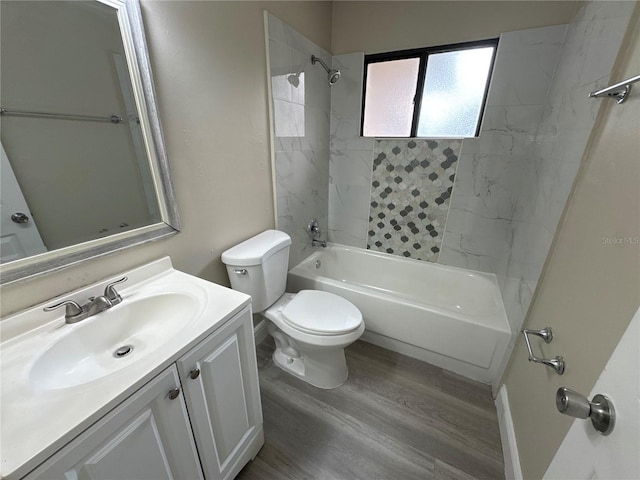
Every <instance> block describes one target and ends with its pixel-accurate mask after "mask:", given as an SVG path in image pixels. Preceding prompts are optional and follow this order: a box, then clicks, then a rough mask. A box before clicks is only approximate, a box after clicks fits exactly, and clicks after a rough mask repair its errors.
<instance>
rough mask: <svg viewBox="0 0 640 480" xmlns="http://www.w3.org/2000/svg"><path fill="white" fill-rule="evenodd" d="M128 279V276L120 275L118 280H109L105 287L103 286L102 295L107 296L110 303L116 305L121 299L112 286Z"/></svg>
mask: <svg viewBox="0 0 640 480" xmlns="http://www.w3.org/2000/svg"><path fill="white" fill-rule="evenodd" d="M128 279H129V278H128V277H122V278H120V279H119V280H116V281H115V282H111V283H109V284H108V285H107V286H106V287H104V296H105V297H107V299H108V300H109V301H110V302H111V304H112V305H117V304H119V303H120V302H121V301H122V297H121V296H120V294H119V293H118V292H116V289H115V288H114V286H115V285H118V284H119V283H122V282H126V281H127V280H128Z"/></svg>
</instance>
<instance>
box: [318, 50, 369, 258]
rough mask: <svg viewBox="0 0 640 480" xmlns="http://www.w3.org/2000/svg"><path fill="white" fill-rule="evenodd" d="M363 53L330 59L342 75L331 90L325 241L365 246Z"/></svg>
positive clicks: (366, 182) (366, 168)
mask: <svg viewBox="0 0 640 480" xmlns="http://www.w3.org/2000/svg"><path fill="white" fill-rule="evenodd" d="M363 62H364V54H363V53H353V54H347V55H338V56H335V57H333V68H335V69H338V70H340V72H341V73H342V76H341V77H340V80H339V81H338V83H336V84H334V85H333V86H332V87H331V134H330V149H331V154H330V155H331V157H330V167H329V174H330V179H329V240H330V241H331V242H335V243H340V244H343V245H350V246H354V247H360V248H365V247H366V245H367V231H368V225H369V222H368V217H369V203H370V190H371V172H372V167H373V163H372V162H373V139H372V138H362V137H360V107H361V104H362V76H363Z"/></svg>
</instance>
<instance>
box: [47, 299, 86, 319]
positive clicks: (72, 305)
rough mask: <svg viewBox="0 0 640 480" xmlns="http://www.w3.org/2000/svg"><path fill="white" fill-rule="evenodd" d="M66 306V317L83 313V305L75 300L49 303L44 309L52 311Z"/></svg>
mask: <svg viewBox="0 0 640 480" xmlns="http://www.w3.org/2000/svg"><path fill="white" fill-rule="evenodd" d="M64 306H66V307H67V308H66V310H65V315H64V318H73V317H77V316H78V315H80V314H81V313H82V307H81V306H80V305H78V303H77V302H74V301H73V300H65V301H64V302H60V303H56V304H55V305H49V306H48V307H44V308H43V309H42V310H44V311H45V312H51V311H53V310H55V309H57V308H60V307H64Z"/></svg>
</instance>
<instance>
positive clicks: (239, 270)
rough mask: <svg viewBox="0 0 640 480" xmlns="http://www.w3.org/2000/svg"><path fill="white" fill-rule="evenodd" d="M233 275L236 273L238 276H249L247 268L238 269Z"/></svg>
mask: <svg viewBox="0 0 640 480" xmlns="http://www.w3.org/2000/svg"><path fill="white" fill-rule="evenodd" d="M233 273H235V274H236V275H246V274H247V269H246V268H238V269H236V270H234V271H233Z"/></svg>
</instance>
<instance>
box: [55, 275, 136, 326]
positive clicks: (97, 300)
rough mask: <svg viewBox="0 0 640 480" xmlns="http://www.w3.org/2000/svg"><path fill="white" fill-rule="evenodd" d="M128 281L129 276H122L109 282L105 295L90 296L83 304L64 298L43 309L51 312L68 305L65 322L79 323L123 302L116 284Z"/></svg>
mask: <svg viewBox="0 0 640 480" xmlns="http://www.w3.org/2000/svg"><path fill="white" fill-rule="evenodd" d="M126 281H127V277H122V278H121V279H119V280H116V281H115V282H111V283H109V284H107V286H106V287H105V288H104V294H103V295H101V296H99V297H89V301H88V302H87V303H85V304H84V305H82V306H80V305H79V304H78V303H77V302H75V301H73V300H64V301H62V302H60V303H56V304H55V305H50V306H48V307H45V308H43V310H44V311H45V312H51V311H52V310H56V309H58V308H60V307H63V306H64V307H66V310H65V315H64V321H65V323H77V322H79V321H80V320H84V319H85V318H89V317H91V316H93V315H96V314H98V313H100V312H104V311H105V310H108V309H109V308H111V307H113V306H115V305H118V304H119V303H121V302H122V296H120V294H119V293H118V292H116V289H115V288H114V286H115V285H117V284H119V283H122V282H126Z"/></svg>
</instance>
